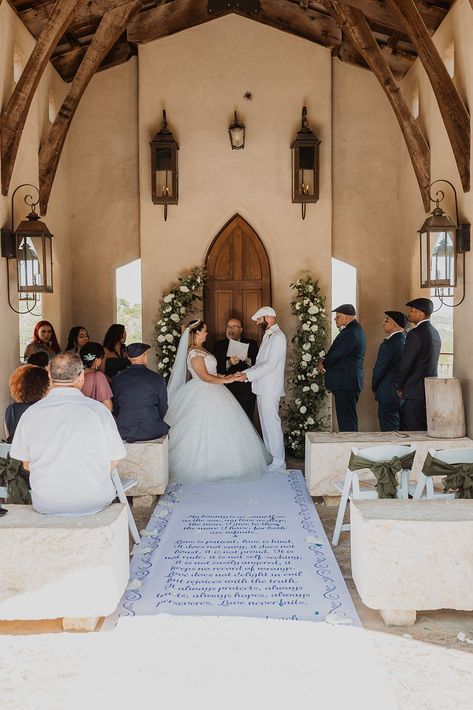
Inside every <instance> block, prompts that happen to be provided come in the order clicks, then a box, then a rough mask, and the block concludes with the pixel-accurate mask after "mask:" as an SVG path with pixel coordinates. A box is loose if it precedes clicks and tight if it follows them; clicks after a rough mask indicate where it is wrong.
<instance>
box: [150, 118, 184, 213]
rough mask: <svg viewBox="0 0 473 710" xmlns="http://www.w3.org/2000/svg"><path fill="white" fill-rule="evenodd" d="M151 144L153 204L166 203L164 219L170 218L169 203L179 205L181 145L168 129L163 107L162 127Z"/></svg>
mask: <svg viewBox="0 0 473 710" xmlns="http://www.w3.org/2000/svg"><path fill="white" fill-rule="evenodd" d="M150 146H151V197H152V200H153V204H155V205H164V221H166V220H167V218H168V205H177V203H178V200H179V196H178V187H179V173H178V169H177V151H178V150H179V146H178V144H177V143H176V141H175V140H174V136H173V135H172V133H171V131H170V130H169V129H168V124H167V120H166V111H165V110H164V109H163V120H162V121H161V128H160V130H159V131H158V132H157V133H156V135H155V136H154V138H153V140H152V141H150Z"/></svg>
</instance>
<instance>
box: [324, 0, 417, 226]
mask: <svg viewBox="0 0 473 710" xmlns="http://www.w3.org/2000/svg"><path fill="white" fill-rule="evenodd" d="M324 4H325V6H326V8H327V10H328V11H329V12H330V13H331V15H332V17H334V18H335V19H336V20H337V22H338V24H339V25H340V27H341V28H342V30H343V32H344V33H345V35H346V37H347V38H348V39H349V41H350V42H351V43H352V44H353V46H354V47H355V49H356V51H357V52H358V53H359V54H360V55H361V57H362V58H363V59H364V61H365V62H366V63H367V64H368V66H369V67H370V69H371V70H372V71H373V74H375V76H376V77H377V79H378V81H379V83H380V84H381V86H382V89H383V91H384V92H385V94H386V96H387V98H388V100H389V102H390V104H391V106H392V109H393V111H394V113H395V115H396V118H397V120H398V122H399V126H400V128H401V131H402V134H403V136H404V140H405V142H406V146H407V150H408V152H409V156H410V158H411V162H412V167H413V168H414V172H415V175H416V178H417V182H418V185H419V189H420V193H421V196H422V202H423V205H424V209H425V211H426V212H428V211H429V208H430V198H429V191H428V187H429V184H430V147H429V144H428V143H427V141H426V139H425V137H424V135H423V134H422V131H421V130H420V127H419V124H418V122H417V121H416V120H415V118H413V116H412V115H411V112H410V111H409V107H408V105H407V103H406V101H405V100H404V98H403V96H402V95H401V92H400V90H399V87H398V85H397V84H396V81H395V79H394V76H393V74H392V72H391V69H390V68H389V65H388V64H387V62H386V59H385V58H384V56H383V54H382V52H381V50H380V48H379V45H378V43H377V42H376V39H375V38H374V36H373V33H372V32H371V29H370V27H369V25H368V22H367V21H366V19H365V16H364V15H363V13H362V12H361V10H356V9H355V8H352V7H348V6H346V5H344V4H343V3H342V2H340V1H339V0H324Z"/></svg>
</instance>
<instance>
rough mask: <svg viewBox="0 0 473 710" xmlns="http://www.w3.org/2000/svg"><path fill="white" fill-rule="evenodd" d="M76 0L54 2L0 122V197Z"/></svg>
mask: <svg viewBox="0 0 473 710" xmlns="http://www.w3.org/2000/svg"><path fill="white" fill-rule="evenodd" d="M77 4H78V3H77V0H57V2H56V4H55V5H54V7H53V9H52V10H51V14H50V16H49V21H48V23H47V25H45V27H44V28H43V29H42V31H41V33H40V35H39V37H38V40H37V42H36V44H35V46H34V48H33V51H32V52H31V55H30V57H29V59H28V61H27V63H26V66H25V68H24V69H23V72H22V74H21V77H20V79H19V81H18V83H17V85H16V86H15V88H14V90H13V93H12V95H11V96H10V99H9V101H8V103H7V105H6V107H5V110H4V111H3V114H2V117H1V119H0V131H1V151H0V153H1V159H2V194H3V195H8V189H9V187H10V181H11V176H12V173H13V168H14V165H15V160H16V156H17V153H18V147H19V145H20V139H21V134H22V131H23V128H24V126H25V123H26V119H27V117H28V111H29V109H30V106H31V102H32V100H33V96H34V94H35V91H36V89H37V87H38V84H39V82H40V80H41V77H42V76H43V72H44V69H45V67H46V65H47V63H48V61H49V60H50V58H51V55H52V53H53V52H54V50H55V48H56V46H57V43H58V41H59V39H60V38H61V36H62V35H63V34H64V32H65V30H66V29H67V27H68V25H69V23H70V21H71V18H72V15H73V14H74V10H75V9H76V6H77Z"/></svg>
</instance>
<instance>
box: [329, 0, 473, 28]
mask: <svg viewBox="0 0 473 710" xmlns="http://www.w3.org/2000/svg"><path fill="white" fill-rule="evenodd" d="M471 1H472V2H473V0H471ZM341 2H342V4H343V5H348V6H349V7H353V8H355V9H356V10H361V11H362V13H363V14H364V16H365V17H366V19H367V20H368V21H370V22H378V23H379V24H380V25H384V26H385V27H389V28H390V29H392V30H400V29H401V28H402V24H401V23H400V21H399V18H398V17H397V15H396V14H394V13H393V12H392V9H391V7H390V6H389V4H388V3H387V2H385V1H384V2H383V1H381V0H341ZM417 5H418V8H419V12H420V14H421V15H422V19H423V20H424V23H425V25H426V27H427V29H428V30H429V32H430V34H433V33H434V32H435V30H436V29H437V27H438V26H439V25H440V23H441V22H442V20H443V19H444V18H445V16H446V14H447V12H448V10H444V9H443V8H441V7H438V6H436V5H431V4H430V3H428V2H424V0H417Z"/></svg>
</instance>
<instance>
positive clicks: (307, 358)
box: [302, 353, 312, 362]
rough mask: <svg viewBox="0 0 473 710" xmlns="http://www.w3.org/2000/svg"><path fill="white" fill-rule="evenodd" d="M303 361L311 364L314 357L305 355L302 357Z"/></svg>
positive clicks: (308, 354)
mask: <svg viewBox="0 0 473 710" xmlns="http://www.w3.org/2000/svg"><path fill="white" fill-rule="evenodd" d="M302 359H303V360H304V362H310V361H311V360H312V355H311V354H310V353H304V354H303V355H302Z"/></svg>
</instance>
